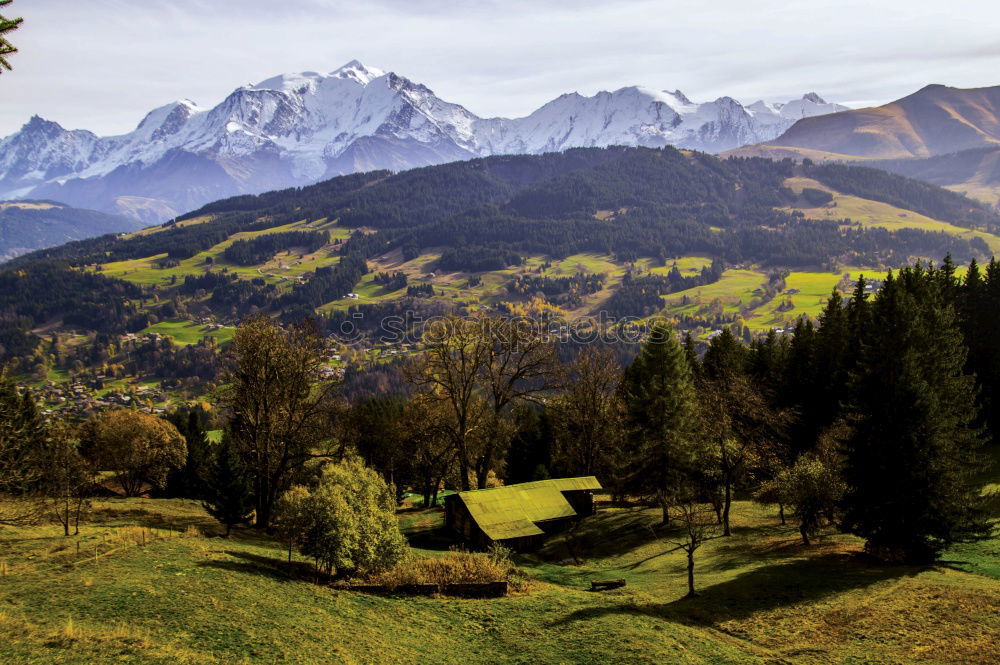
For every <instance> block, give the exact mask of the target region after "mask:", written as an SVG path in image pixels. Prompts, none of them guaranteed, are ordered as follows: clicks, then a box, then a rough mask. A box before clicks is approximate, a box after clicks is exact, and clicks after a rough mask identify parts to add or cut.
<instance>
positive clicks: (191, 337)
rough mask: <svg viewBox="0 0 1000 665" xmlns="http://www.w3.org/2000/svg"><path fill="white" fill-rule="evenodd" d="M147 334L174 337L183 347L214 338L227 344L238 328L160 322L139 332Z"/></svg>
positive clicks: (220, 342) (190, 322)
mask: <svg viewBox="0 0 1000 665" xmlns="http://www.w3.org/2000/svg"><path fill="white" fill-rule="evenodd" d="M147 333H159V334H160V335H165V336H167V337H172V338H173V340H174V341H175V342H176V343H178V344H181V345H183V346H187V345H188V344H197V343H198V342H200V341H201V340H202V339H203V338H205V337H212V338H213V339H215V341H216V342H218V343H219V344H225V343H226V342H228V341H229V340H231V339H232V338H233V335H234V334H235V333H236V328H234V327H232V326H223V327H222V328H210V327H209V326H203V325H201V324H199V323H195V322H193V321H160V322H159V323H154V324H153V325H151V326H149V327H148V328H144V329H143V330H141V331H139V334H140V335H145V334H147Z"/></svg>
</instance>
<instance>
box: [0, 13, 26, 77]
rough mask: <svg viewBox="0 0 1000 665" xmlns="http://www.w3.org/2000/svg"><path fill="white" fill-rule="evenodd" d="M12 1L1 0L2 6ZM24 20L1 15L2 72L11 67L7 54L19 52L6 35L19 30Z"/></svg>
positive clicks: (0, 65)
mask: <svg viewBox="0 0 1000 665" xmlns="http://www.w3.org/2000/svg"><path fill="white" fill-rule="evenodd" d="M11 2H13V0H0V7H4V6H6V5H9V4H10V3H11ZM22 20H23V19H20V18H12V19H9V18H6V17H4V16H2V15H0V72H2V71H3V70H4V69H8V70H9V69H11V66H10V63H9V62H7V56H8V55H12V54H14V53H17V49H16V48H14V45H13V44H11V43H10V42H9V41H7V37H6V35H7V34H8V33H11V32H13V31H14V30H17V29H18V28H19V27H20V25H21V21H22Z"/></svg>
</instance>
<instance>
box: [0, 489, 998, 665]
mask: <svg viewBox="0 0 1000 665" xmlns="http://www.w3.org/2000/svg"><path fill="white" fill-rule="evenodd" d="M98 508H99V511H98V515H97V518H98V520H99V523H98V524H96V525H91V526H87V527H85V528H84V530H83V534H82V535H81V536H80V537H78V538H69V539H65V538H62V537H60V536H58V535H57V533H58V530H57V528H56V527H53V526H44V527H34V528H30V529H29V528H26V529H20V530H17V531H13V532H12V531H11V530H7V531H5V532H3V533H2V537H4V538H5V539H7V540H6V542H5V543H4V544H5V548H6V550H5V556H4V560H5V562H6V563H7V565H8V568H9V572H8V574H7V575H6V576H5V577H3V578H0V579H2V583H0V631H2V632H3V634H4V635H5V636H6V639H5V640H3V641H0V663H80V664H84V663H97V662H101V663H103V662H127V663H174V664H176V663H227V664H228V663H274V662H286V663H392V664H395V663H431V662H433V663H461V664H463V665H464V664H466V663H469V662H479V663H526V664H532V665H535V664H542V663H595V664H597V663H602V664H603V663H629V664H636V663H760V664H764V663H785V664H788V665H797V664H802V665H806V664H809V665H812V664H816V665H819V664H821V663H823V664H825V663H831V662H837V663H941V664H944V663H968V664H970V665H971V664H972V663H976V664H977V665H978V664H981V663H988V662H995V661H990V660H989V657H990V656H989V654H991V653H995V652H991V651H990V649H991V648H993V645H992V642H991V640H992V638H994V637H995V635H996V634H997V633H998V631H1000V579H996V576H997V575H998V574H1000V571H997V570H996V569H995V568H993V569H989V568H982V569H980V572H983V573H990V572H992V573H993V575H994V577H990V576H989V574H975V573H970V572H963V571H960V570H956V569H955V568H953V567H950V566H949V565H942V566H939V567H936V568H930V569H917V568H903V567H892V568H885V567H877V566H873V565H871V564H869V563H867V562H865V561H864V560H862V559H860V558H858V557H857V556H856V552H857V550H858V545H859V544H858V542H857V541H856V540H855V539H853V538H851V537H848V536H840V535H832V534H830V535H827V536H826V537H825V538H823V539H822V540H821V541H820V543H819V544H818V545H816V546H814V547H812V548H804V547H802V546H801V545H799V544H798V539H797V534H796V533H795V531H794V527H792V526H791V525H789V526H780V525H779V524H778V523H777V520H776V519H775V517H774V515H773V513H772V512H771V511H767V510H765V509H762V508H759V507H756V506H753V505H751V504H748V503H745V502H739V503H738V504H737V505H736V511H735V517H734V525H735V527H736V529H735V535H734V536H733V537H732V538H728V539H723V538H715V539H713V540H711V541H710V542H708V543H707V544H706V545H705V546H704V547H703V548H702V549H701V550H700V551H699V553H698V578H697V583H698V586H699V588H700V590H701V592H702V596H701V597H700V598H698V599H695V600H693V601H692V600H683V599H682V596H683V594H684V592H685V569H684V557H683V554H682V553H680V552H678V551H676V550H674V549H673V545H671V544H670V542H669V541H670V540H671V539H672V536H673V534H671V533H670V532H665V533H664V532H661V531H655V530H654V529H652V528H651V527H652V525H653V524H654V523H655V522H656V519H657V517H658V515H657V513H656V511H645V510H640V509H605V510H602V511H601V512H600V513H599V514H598V515H597V516H596V517H594V518H590V519H588V520H586V521H585V522H584V523H582V525H581V526H580V527H579V528H578V529H577V530H575V531H574V532H570V533H566V534H562V535H560V536H558V537H555V538H553V539H552V540H550V541H549V543H548V544H547V545H546V547H545V548H544V549H543V550H542V551H541V552H539V553H537V554H535V555H530V556H527V557H523V558H522V559H521V560H520V565H521V566H522V567H523V568H524V569H525V570H526V571H527V572H528V573H529V574H530V575H531V576H532V578H533V581H532V582H530V583H529V585H528V589H527V591H526V592H523V593H518V594H515V595H512V596H509V597H507V598H503V599H497V600H481V601H477V600H458V599H432V598H405V597H400V598H391V597H376V596H368V595H363V594H351V593H345V592H334V591H330V590H327V589H325V588H322V587H318V586H315V585H313V584H311V583H308V582H306V581H296V580H291V579H288V578H287V577H286V576H285V574H284V564H283V563H282V562H281V560H282V557H283V554H282V552H281V549H280V547H278V546H277V545H276V544H275V543H273V542H271V541H269V540H266V539H263V538H260V537H257V536H255V535H253V534H251V533H248V532H245V531H241V532H240V533H238V534H237V535H236V537H234V538H232V539H230V540H224V539H220V538H201V537H179V536H177V535H176V534H179V533H180V532H182V531H183V530H184V529H185V528H186V527H188V526H189V525H196V526H198V527H199V528H201V529H202V530H204V531H205V532H207V533H214V532H216V531H217V527H216V526H215V525H214V524H213V523H212V522H211V521H210V520H208V519H207V518H206V517H205V515H204V513H203V512H202V511H201V509H200V508H199V507H198V505H197V504H196V503H194V502H187V501H164V500H143V499H131V500H108V501H105V502H102V503H101V504H99V506H98ZM440 522H441V517H440V513H439V512H436V511H420V512H410V513H403V515H402V524H403V525H404V528H405V529H406V530H407V531H408V533H410V535H411V539H412V542H413V543H414V545H415V546H417V547H423V548H429V549H431V550H440V549H441V548H443V547H444V546H445V543H444V541H443V540H442V539H441V534H440V532H439V531H438V530H437V529H438V527H439V525H440ZM130 524H142V525H145V526H147V527H152V528H154V529H156V530H157V531H156V532H154V533H150V534H149V535H148V537H150V538H152V537H153V536H157V537H159V539H157V540H154V541H152V542H149V543H148V544H146V545H145V547H139V546H132V547H129V548H125V549H123V550H121V551H119V552H117V553H115V554H112V555H110V556H107V557H105V558H102V559H101V560H100V561H99V562H95V561H93V560H90V561H87V562H84V563H80V564H77V565H73V566H68V565H65V564H66V562H68V561H77V560H79V559H80V558H81V557H83V556H85V555H86V553H87V552H92V551H93V548H94V547H95V546H96V545H97V544H98V543H101V542H102V541H104V540H105V539H106V540H107V542H109V543H113V542H114V541H115V540H116V539H117V538H118V534H119V533H121V532H120V529H121V528H122V527H124V526H126V525H130ZM133 535H134V534H133ZM165 535H167V536H169V537H166V538H164V537H163V536H165ZM77 541H80V542H81V551H82V554H81V555H79V556H78V555H77V554H76V542H77ZM8 544H9V546H10V547H6V546H7V545H8ZM998 545H1000V542H998V541H996V540H994V541H990V542H987V543H980V544H977V545H974V546H966V547H968V548H971V550H970V551H971V552H972V553H973V554H975V556H978V557H980V558H981V559H983V560H987V559H988V557H989V553H990V552H991V551H995V550H996V548H997V546H998ZM609 577H610V578H617V577H622V578H625V579H626V580H627V581H628V586H627V587H626V588H624V589H621V590H617V591H612V592H606V593H590V592H588V591H586V590H585V589H586V587H587V586H588V582H589V580H591V579H597V578H609ZM71 621H72V625H71V626H70V622H71Z"/></svg>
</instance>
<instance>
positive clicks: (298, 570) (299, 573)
mask: <svg viewBox="0 0 1000 665" xmlns="http://www.w3.org/2000/svg"><path fill="white" fill-rule="evenodd" d="M225 553H226V554H228V555H229V556H231V557H233V558H234V559H238V561H202V562H201V563H199V564H198V565H199V566H201V567H203V568H217V569H219V570H228V571H231V572H236V573H243V574H248V575H259V576H261V577H269V578H271V579H274V580H277V581H279V582H293V581H301V580H312V581H315V580H316V579H317V575H321V573H318V572H317V571H316V569H315V568H314V567H313V566H312V565H311V564H309V563H306V562H304V561H292V562H291V563H289V562H288V561H287V560H283V559H276V558H274V557H268V556H261V555H259V554H251V553H250V552H240V551H238V550H226V552H225ZM323 576H324V577H326V576H325V575H323Z"/></svg>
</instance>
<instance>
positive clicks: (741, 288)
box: [664, 269, 767, 313]
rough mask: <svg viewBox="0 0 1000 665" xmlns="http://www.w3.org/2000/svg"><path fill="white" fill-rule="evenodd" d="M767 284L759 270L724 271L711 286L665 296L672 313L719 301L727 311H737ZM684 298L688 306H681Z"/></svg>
mask: <svg viewBox="0 0 1000 665" xmlns="http://www.w3.org/2000/svg"><path fill="white" fill-rule="evenodd" d="M766 283H767V275H765V274H764V273H763V272H760V271H759V270H736V269H733V270H727V271H725V272H724V273H723V274H722V279H720V280H719V281H718V282H715V283H714V284H707V285H705V286H697V287H695V288H693V289H686V290H684V291H678V292H677V293H671V294H670V295H668V296H664V301H665V302H666V304H667V307H668V308H669V309H670V311H672V312H677V313H682V312H683V313H693V312H696V311H697V310H698V309H700V308H701V307H702V306H703V305H706V304H710V303H712V302H713V301H715V300H718V301H719V302H720V303H721V304H722V307H723V310H724V311H726V312H737V311H739V309H740V307H741V306H742V305H743V304H747V303H749V302H750V300H751V299H753V297H754V290H756V289H759V288H760V287H761V285H763V284H766ZM685 298H687V300H688V301H689V304H687V305H685V304H684V299H685Z"/></svg>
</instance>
